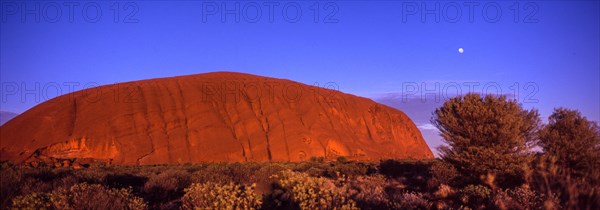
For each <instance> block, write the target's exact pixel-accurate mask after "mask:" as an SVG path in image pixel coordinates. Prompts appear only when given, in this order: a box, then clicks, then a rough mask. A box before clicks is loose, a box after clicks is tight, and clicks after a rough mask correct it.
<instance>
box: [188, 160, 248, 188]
mask: <svg viewBox="0 0 600 210" xmlns="http://www.w3.org/2000/svg"><path fill="white" fill-rule="evenodd" d="M259 169H260V165H259V164H255V163H244V164H242V163H214V164H210V165H208V166H207V167H206V168H203V169H200V170H198V171H196V172H194V173H193V175H192V182H194V183H205V182H215V183H221V184H226V183H229V182H233V183H236V184H251V183H254V179H255V173H256V171H257V170H259Z"/></svg>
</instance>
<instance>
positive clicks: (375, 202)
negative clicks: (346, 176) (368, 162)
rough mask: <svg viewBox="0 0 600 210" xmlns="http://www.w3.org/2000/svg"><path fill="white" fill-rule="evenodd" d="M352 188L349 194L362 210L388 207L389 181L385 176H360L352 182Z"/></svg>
mask: <svg viewBox="0 0 600 210" xmlns="http://www.w3.org/2000/svg"><path fill="white" fill-rule="evenodd" d="M350 186H351V190H350V192H349V194H350V196H351V197H352V199H353V200H355V201H356V203H357V205H358V207H360V208H361V209H384V208H387V207H388V204H389V198H388V195H387V193H386V191H385V188H386V186H387V180H386V178H385V177H384V176H383V175H379V174H378V175H373V176H359V177H356V178H355V179H352V180H351V181H350Z"/></svg>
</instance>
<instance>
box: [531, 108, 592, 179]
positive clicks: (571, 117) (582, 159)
mask: <svg viewBox="0 0 600 210" xmlns="http://www.w3.org/2000/svg"><path fill="white" fill-rule="evenodd" d="M539 145H540V147H541V148H542V150H543V151H544V156H545V157H546V158H548V159H550V160H552V161H553V162H554V163H555V164H557V166H558V169H561V170H564V172H566V173H569V174H573V175H577V176H583V175H588V174H590V173H591V172H594V171H595V172H596V173H598V170H600V168H599V167H600V129H599V128H598V124H597V123H596V122H592V121H589V120H588V119H587V118H586V117H584V116H582V115H581V113H580V112H578V111H576V110H570V109H565V108H558V109H555V110H554V112H553V113H552V115H550V117H548V124H547V125H545V126H544V127H543V128H542V129H541V130H540V134H539Z"/></svg>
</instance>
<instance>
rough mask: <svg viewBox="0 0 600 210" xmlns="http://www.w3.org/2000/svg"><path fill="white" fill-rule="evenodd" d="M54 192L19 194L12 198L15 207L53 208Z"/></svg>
mask: <svg viewBox="0 0 600 210" xmlns="http://www.w3.org/2000/svg"><path fill="white" fill-rule="evenodd" d="M52 198H53V197H52V194H49V193H31V194H29V195H26V196H17V197H15V198H14V199H13V200H12V208H13V209H53V208H54V206H53V205H52Z"/></svg>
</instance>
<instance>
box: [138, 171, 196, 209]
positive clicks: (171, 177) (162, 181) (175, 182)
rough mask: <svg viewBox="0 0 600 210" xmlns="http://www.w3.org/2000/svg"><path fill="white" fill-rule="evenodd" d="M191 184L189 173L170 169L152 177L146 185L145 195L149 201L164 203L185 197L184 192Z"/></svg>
mask: <svg viewBox="0 0 600 210" xmlns="http://www.w3.org/2000/svg"><path fill="white" fill-rule="evenodd" d="M190 184H191V176H190V174H189V173H188V172H187V171H182V170H175V169H170V170H166V171H164V172H162V173H160V174H157V175H156V174H155V175H151V176H150V178H149V179H148V181H147V182H146V183H145V184H144V188H143V193H144V195H145V196H144V197H146V198H147V200H149V201H152V202H153V203H162V202H165V201H169V200H172V199H175V198H179V197H181V196H183V193H184V192H183V190H184V189H185V188H187V187H188V186H189V185H190Z"/></svg>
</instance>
